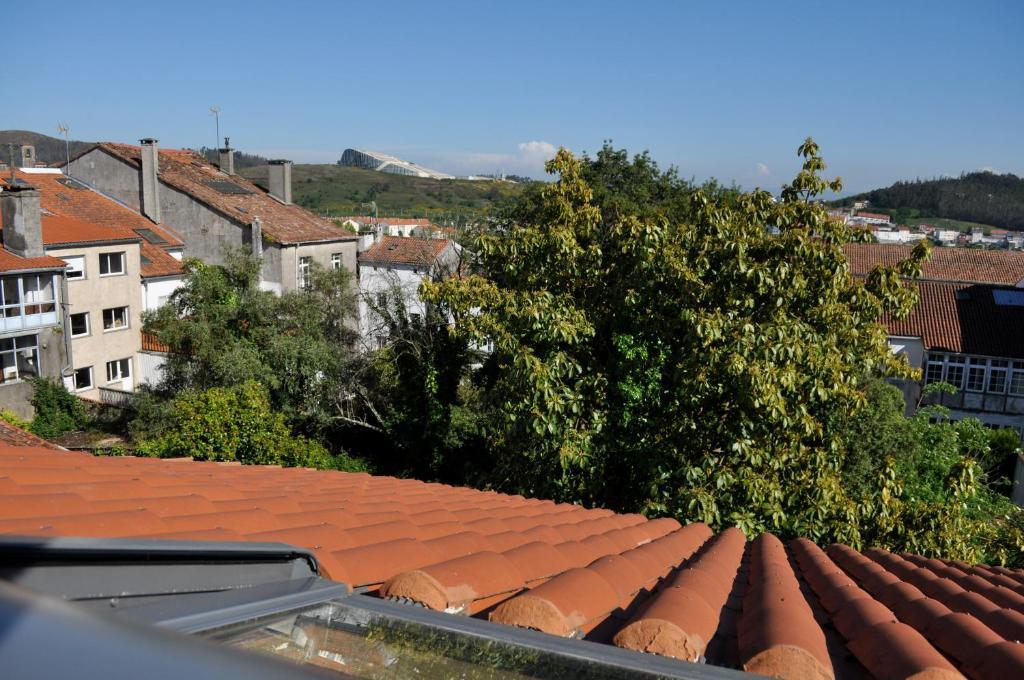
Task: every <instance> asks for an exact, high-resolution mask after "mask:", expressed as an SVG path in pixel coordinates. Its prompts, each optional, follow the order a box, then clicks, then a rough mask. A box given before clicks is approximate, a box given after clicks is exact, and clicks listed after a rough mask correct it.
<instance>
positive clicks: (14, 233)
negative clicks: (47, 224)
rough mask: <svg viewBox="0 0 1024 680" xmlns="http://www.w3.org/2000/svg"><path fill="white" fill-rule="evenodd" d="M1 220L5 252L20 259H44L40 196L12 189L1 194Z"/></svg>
mask: <svg viewBox="0 0 1024 680" xmlns="http://www.w3.org/2000/svg"><path fill="white" fill-rule="evenodd" d="M0 205H2V206H3V207H2V211H3V218H4V231H3V234H4V248H6V249H7V250H9V251H10V252H12V253H14V254H15V255H20V256H22V257H42V256H43V254H44V253H43V225H42V222H41V219H42V215H41V212H40V208H39V192H38V191H37V190H36V189H35V188H34V187H28V186H23V185H14V186H11V187H8V188H7V189H5V190H4V191H3V192H2V193H0Z"/></svg>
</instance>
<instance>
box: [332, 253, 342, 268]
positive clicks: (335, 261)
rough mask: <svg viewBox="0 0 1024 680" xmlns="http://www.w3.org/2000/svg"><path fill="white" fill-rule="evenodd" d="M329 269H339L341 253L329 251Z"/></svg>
mask: <svg viewBox="0 0 1024 680" xmlns="http://www.w3.org/2000/svg"><path fill="white" fill-rule="evenodd" d="M331 269H341V253H331Z"/></svg>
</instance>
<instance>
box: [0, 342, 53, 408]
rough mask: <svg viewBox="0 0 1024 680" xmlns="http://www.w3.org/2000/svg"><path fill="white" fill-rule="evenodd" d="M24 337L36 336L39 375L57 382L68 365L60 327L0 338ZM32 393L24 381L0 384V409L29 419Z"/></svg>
mask: <svg viewBox="0 0 1024 680" xmlns="http://www.w3.org/2000/svg"><path fill="white" fill-rule="evenodd" d="M24 335H36V336H38V343H39V372H40V374H41V375H42V376H43V377H46V378H52V379H54V380H58V381H59V380H60V379H61V371H62V369H63V368H64V367H66V366H67V363H68V362H67V352H66V351H65V349H64V334H63V333H62V328H61V326H56V327H53V326H51V327H49V328H43V329H39V330H35V331H32V330H27V331H19V332H18V333H6V334H4V335H3V336H0V337H4V338H13V337H20V336H24ZM32 393H33V390H32V385H31V384H29V383H28V382H26V381H24V380H19V381H15V382H10V383H4V384H0V409H3V410H8V411H12V412H13V413H14V414H15V415H17V416H18V417H19V418H25V419H28V418H31V417H32V416H33V415H35V414H34V412H33V409H32V404H31V403H29V400H30V399H31V398H32Z"/></svg>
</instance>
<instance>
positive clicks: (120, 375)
mask: <svg viewBox="0 0 1024 680" xmlns="http://www.w3.org/2000/svg"><path fill="white" fill-rule="evenodd" d="M130 377H132V360H131V359H117V360H116V361H108V362H107V382H108V383H112V382H117V381H118V380H127V379H128V378H130Z"/></svg>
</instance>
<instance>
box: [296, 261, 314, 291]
mask: <svg viewBox="0 0 1024 680" xmlns="http://www.w3.org/2000/svg"><path fill="white" fill-rule="evenodd" d="M312 264H313V260H312V258H309V257H300V258H299V288H301V289H302V290H309V284H310V280H309V269H310V267H311V266H312Z"/></svg>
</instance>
